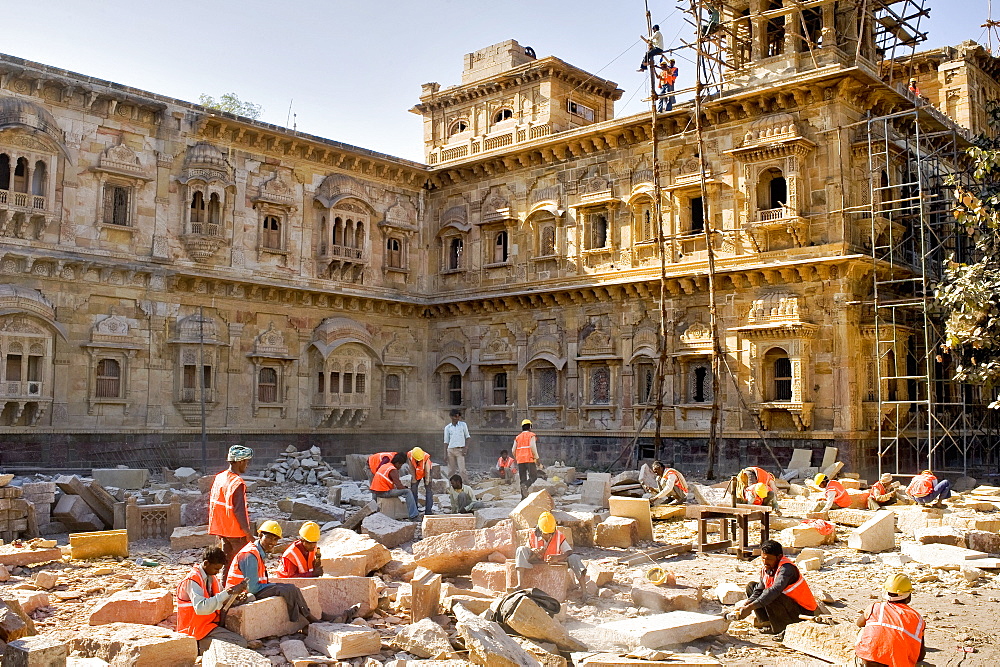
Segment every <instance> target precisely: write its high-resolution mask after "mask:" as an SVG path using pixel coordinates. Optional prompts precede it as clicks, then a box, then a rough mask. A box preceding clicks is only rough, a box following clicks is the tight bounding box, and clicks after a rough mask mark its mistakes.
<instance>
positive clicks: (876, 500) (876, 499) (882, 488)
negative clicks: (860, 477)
mask: <svg viewBox="0 0 1000 667" xmlns="http://www.w3.org/2000/svg"><path fill="white" fill-rule="evenodd" d="M898 488H899V482H894V481H892V475H890V474H889V473H885V474H883V475H882V476H881V477H879V478H878V481H877V482H875V483H874V484H872V488H871V490H870V491H869V493H868V509H870V510H877V509H879V508H880V507H885V506H886V505H894V504H896V489H898Z"/></svg>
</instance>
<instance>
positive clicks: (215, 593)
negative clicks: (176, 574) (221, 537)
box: [177, 547, 247, 652]
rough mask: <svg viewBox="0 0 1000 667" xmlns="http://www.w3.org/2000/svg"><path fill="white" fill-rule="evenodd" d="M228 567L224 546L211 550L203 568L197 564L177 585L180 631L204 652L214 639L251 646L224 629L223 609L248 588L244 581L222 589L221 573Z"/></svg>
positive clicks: (207, 551)
mask: <svg viewBox="0 0 1000 667" xmlns="http://www.w3.org/2000/svg"><path fill="white" fill-rule="evenodd" d="M225 566H226V554H225V552H223V551H222V549H221V548H220V547H208V548H207V549H205V555H204V556H203V558H202V562H201V564H200V565H195V566H194V567H192V568H191V571H190V572H188V574H187V576H186V577H184V578H183V579H181V582H180V583H179V584H177V632H181V633H184V634H185V635H190V636H191V637H194V638H195V639H196V640H198V651H199V652H204V651H206V650H207V649H208V645H209V644H211V643H212V640H213V639H218V640H219V641H224V642H228V643H230V644H236V645H238V646H242V647H243V648H246V647H247V640H246V639H244V638H243V637H242V636H240V635H238V634H236V633H235V632H233V631H232V630H227V629H226V628H224V627H222V614H221V611H222V608H223V607H224V606H225V604H226V603H227V602H229V600H230V599H232V597H233V596H235V595H239V594H240V593H242V592H243V589H245V588H246V583H245V582H241V583H239V584H236V585H235V586H230V587H229V588H227V589H225V590H220V589H221V588H222V586H221V585H220V584H219V573H220V572H222V568H224V567H225Z"/></svg>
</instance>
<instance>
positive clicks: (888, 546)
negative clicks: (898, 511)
mask: <svg viewBox="0 0 1000 667" xmlns="http://www.w3.org/2000/svg"><path fill="white" fill-rule="evenodd" d="M847 546H849V547H850V548H852V549H857V550H858V551H869V552H872V553H875V552H879V551H892V550H893V549H895V548H896V515H895V514H893V513H892V512H886V511H885V510H879V511H878V512H875V513H874V514H873V515H872V517H871V518H870V519H868V521H866V522H865V523H863V524H862V525H860V526H859V527H857V528H855V529H854V530H853V531H851V535H850V537H848V538H847Z"/></svg>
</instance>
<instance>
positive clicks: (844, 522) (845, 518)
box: [827, 509, 872, 528]
mask: <svg viewBox="0 0 1000 667" xmlns="http://www.w3.org/2000/svg"><path fill="white" fill-rule="evenodd" d="M827 514H828V517H829V519H830V521H832V522H834V523H835V524H837V525H840V526H851V527H852V528H857V527H858V526H860V525H861V524H863V523H864V522H865V521H868V519H870V518H871V517H872V513H871V512H869V511H867V510H852V509H842V510H839V509H838V510H830V511H829V512H828V513H827Z"/></svg>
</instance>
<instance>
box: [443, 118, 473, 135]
mask: <svg viewBox="0 0 1000 667" xmlns="http://www.w3.org/2000/svg"><path fill="white" fill-rule="evenodd" d="M467 129H469V124H468V123H466V122H465V121H464V120H456V121H455V122H454V123H452V124H451V127H450V128H448V136H453V135H456V134H459V133H461V132H465V131H466V130H467Z"/></svg>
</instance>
